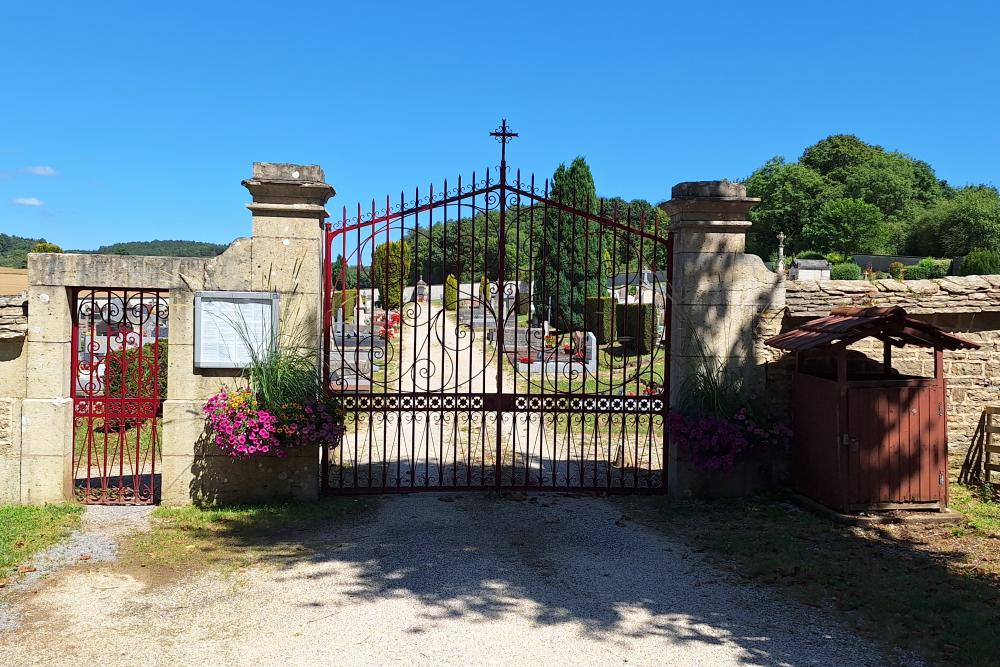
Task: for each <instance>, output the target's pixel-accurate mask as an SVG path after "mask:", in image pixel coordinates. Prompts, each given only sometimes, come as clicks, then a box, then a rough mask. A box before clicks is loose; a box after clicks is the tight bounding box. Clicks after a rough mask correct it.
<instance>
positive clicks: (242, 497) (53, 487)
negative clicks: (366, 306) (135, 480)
mask: <svg viewBox="0 0 1000 667" xmlns="http://www.w3.org/2000/svg"><path fill="white" fill-rule="evenodd" d="M323 179H324V176H323V172H322V170H321V169H319V167H315V166H302V165H284V164H269V163H255V164H254V169H253V176H252V177H251V178H250V179H248V180H246V181H244V182H243V185H244V186H245V187H246V188H247V189H248V190H249V191H250V193H251V195H252V197H253V203H251V204H248V208H249V209H250V211H251V213H252V228H253V235H252V236H251V237H246V238H240V239H237V240H235V241H233V243H232V244H231V245H230V246H229V247H228V248H227V250H226V251H225V252H224V253H222V254H221V255H219V256H218V257H214V258H177V257H135V256H117V255H89V254H87V255H84V254H47V253H32V254H30V255H29V259H28V282H29V288H28V292H27V296H26V299H27V308H28V317H27V318H24V317H23V310H22V312H21V314H20V315H18V314H17V313H16V312H14V311H13V310H11V308H12V307H13V306H12V303H11V301H10V299H9V298H4V299H0V502H4V501H14V502H23V503H45V502H62V501H64V500H67V499H70V498H72V495H73V493H72V478H73V471H72V464H73V461H72V449H73V444H72V443H73V438H74V419H73V401H72V398H71V396H70V386H71V366H72V362H71V359H72V350H71V348H72V316H71V303H72V288H74V287H109V288H119V289H126V288H127V289H140V288H141V289H162V290H169V320H168V329H169V349H170V354H169V365H168V369H167V374H168V375H167V397H166V401H165V403H164V406H163V417H162V425H161V448H162V461H161V462H160V464H159V470H158V472H159V475H160V482H159V485H160V488H161V490H162V491H161V498H162V502H163V503H165V504H186V503H191V502H197V503H203V504H211V503H217V502H249V501H259V500H269V499H274V498H284V497H294V498H298V499H314V498H316V497H317V496H318V492H319V489H318V479H319V455H318V451H317V449H316V448H315V447H313V448H300V449H299V450H297V451H296V452H295V454H294V455H292V456H289V457H287V458H285V459H277V458H267V457H265V458H261V459H259V460H254V461H233V460H232V459H230V458H229V457H228V456H226V455H224V454H222V453H221V452H220V451H219V450H218V449H216V448H215V447H214V445H212V446H209V445H208V443H207V442H206V434H205V432H204V425H205V420H204V416H203V414H202V412H201V407H202V405H203V404H204V402H205V400H206V399H207V398H208V397H209V396H210V395H212V394H213V393H215V392H217V391H218V390H219V388H220V387H221V386H223V385H225V384H233V383H234V382H235V381H236V380H237V378H238V376H239V375H240V371H238V370H236V371H230V370H225V371H220V370H204V369H196V368H195V367H194V296H195V293H196V292H198V291H203V290H227V291H230V290H231V291H252V292H277V293H278V294H279V300H280V324H279V329H280V330H288V331H291V330H294V331H296V332H297V334H298V335H302V336H303V337H304V338H303V339H302V340H304V343H303V344H304V345H306V346H308V348H309V349H313V350H319V349H320V347H321V345H320V319H321V318H320V307H321V299H320V294H321V292H322V287H321V262H320V256H321V255H320V253H321V248H322V234H323V232H322V228H321V224H320V223H321V222H322V220H323V219H325V218H326V217H327V213H326V210H325V208H324V205H325V202H326V201H327V199H329V197H330V196H332V195H333V188H332V187H330V186H329V185H327V184H326V183H325V182H324V181H323ZM22 320H23V321H22ZM20 326H23V327H24V328H25V330H26V331H25V334H24V335H23V336H22V337H21V338H20V339H18V338H16V337H15V336H11V335H10V330H11V329H16V328H17V327H20ZM18 341H20V342H18ZM19 345H20V347H19ZM316 364H317V369H318V366H319V358H318V354H317V357H316ZM17 377H22V378H23V383H22V384H18V382H17V381H16V378H17ZM18 426H19V427H20V428H18Z"/></svg>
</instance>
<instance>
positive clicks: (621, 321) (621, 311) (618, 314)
mask: <svg viewBox="0 0 1000 667" xmlns="http://www.w3.org/2000/svg"><path fill="white" fill-rule="evenodd" d="M625 335H626V334H625V304H624V303H618V302H617V300H616V302H615V336H616V337H619V338H620V337H621V336H625Z"/></svg>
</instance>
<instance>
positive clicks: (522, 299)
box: [517, 288, 531, 315]
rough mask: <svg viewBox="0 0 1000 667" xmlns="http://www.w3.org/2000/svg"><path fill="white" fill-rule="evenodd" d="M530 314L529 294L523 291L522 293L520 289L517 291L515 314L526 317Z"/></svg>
mask: <svg viewBox="0 0 1000 667" xmlns="http://www.w3.org/2000/svg"><path fill="white" fill-rule="evenodd" d="M529 313H531V294H530V293H529V292H528V291H527V290H525V291H524V292H522V291H521V290H520V288H518V290H517V314H518V315H528V314H529Z"/></svg>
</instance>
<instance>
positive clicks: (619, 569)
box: [0, 494, 885, 666]
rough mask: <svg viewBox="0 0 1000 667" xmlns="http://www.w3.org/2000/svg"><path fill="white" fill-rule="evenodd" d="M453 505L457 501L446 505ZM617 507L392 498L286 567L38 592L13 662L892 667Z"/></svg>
mask: <svg viewBox="0 0 1000 667" xmlns="http://www.w3.org/2000/svg"><path fill="white" fill-rule="evenodd" d="M442 499H444V500H445V501H443V500H442ZM620 519H621V510H620V508H619V507H618V506H617V505H615V504H614V503H613V502H609V501H605V500H599V499H592V498H586V499H581V498H571V497H564V496H538V497H533V498H532V499H528V500H511V499H498V498H496V497H492V496H478V495H475V496H473V495H469V496H465V497H454V496H439V495H437V494H425V495H413V496H403V497H395V498H390V499H388V500H386V501H385V502H384V503H382V504H380V505H379V506H378V508H377V509H376V510H375V511H374V513H373V514H371V515H369V516H366V517H364V518H363V519H362V520H360V521H358V522H357V523H356V524H355V525H350V526H342V527H335V528H317V529H316V530H315V531H314V532H312V533H308V532H306V533H300V535H301V536H302V537H301V539H300V540H298V541H297V542H296V543H294V544H290V545H289V547H288V549H287V551H288V556H287V557H286V558H284V559H282V560H280V561H275V562H274V563H273V564H272V565H269V566H263V567H262V566H254V567H252V568H248V569H245V570H241V571H239V572H238V573H236V574H229V575H225V574H220V573H218V572H206V573H202V574H199V575H197V576H191V577H188V578H186V579H183V580H181V581H179V582H176V581H175V582H170V583H167V584H165V585H159V586H156V587H153V588H146V587H144V585H143V584H142V583H140V582H139V581H138V580H136V579H134V578H132V577H131V576H130V575H129V574H127V573H125V572H123V571H121V570H120V569H116V568H115V566H114V565H108V564H87V565H81V566H77V567H73V568H70V569H68V570H66V571H64V572H63V573H62V574H60V575H57V576H56V577H54V578H53V580H51V581H49V582H47V583H46V584H45V585H43V586H41V587H40V588H39V589H38V590H37V592H35V593H32V594H30V595H26V596H25V601H24V602H23V604H22V608H21V609H20V610H19V611H20V612H21V613H22V623H21V627H20V628H19V629H18V630H17V631H15V632H7V633H2V634H0V654H2V655H3V664H4V665H36V664H37V665H43V664H44V665H62V664H87V663H93V664H111V663H133V662H134V663H138V662H139V661H142V663H143V664H147V665H183V664H218V665H254V666H258V665H273V664H283V665H303V664H338V665H388V664H393V665H395V664H411V665H463V666H465V665H540V664H541V665H555V664H560V665H561V664H572V665H608V664H622V663H626V662H627V663H630V664H636V665H730V664H732V665H736V664H739V665H785V664H789V665H805V664H816V665H838V666H848V665H878V664H884V663H885V660H884V658H883V657H882V656H880V655H879V654H878V652H877V651H876V650H875V649H874V648H872V647H871V646H869V645H867V644H866V643H864V642H863V641H862V640H860V639H859V638H857V637H855V636H854V635H853V634H851V633H850V632H849V631H847V630H846V629H844V628H843V627H841V626H838V625H837V624H835V623H833V622H831V621H829V620H828V619H826V618H824V617H823V616H822V615H820V613H819V612H817V611H816V610H813V609H809V608H805V607H802V606H799V605H796V604H794V603H790V602H786V601H783V600H781V599H779V598H778V597H777V596H776V594H774V593H770V592H766V591H764V590H762V589H759V588H755V587H752V586H748V585H746V584H744V583H737V582H733V581H730V580H728V579H727V578H726V576H725V575H724V574H722V573H721V572H719V571H718V570H716V569H714V568H713V567H711V566H709V565H707V564H706V563H704V562H703V561H702V560H701V558H700V557H699V556H698V555H697V554H694V553H692V552H691V551H690V550H689V549H687V548H686V547H684V546H683V545H681V544H680V543H679V542H677V541H674V540H672V539H670V538H669V537H667V536H664V535H663V534H661V533H658V532H655V531H653V530H651V529H647V528H644V527H642V526H639V525H637V524H634V523H632V522H631V521H628V520H624V521H622V520H620Z"/></svg>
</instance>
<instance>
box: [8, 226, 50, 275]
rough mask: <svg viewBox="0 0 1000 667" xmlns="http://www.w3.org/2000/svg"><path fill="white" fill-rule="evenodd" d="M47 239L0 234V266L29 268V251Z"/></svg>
mask: <svg viewBox="0 0 1000 667" xmlns="http://www.w3.org/2000/svg"><path fill="white" fill-rule="evenodd" d="M44 240H45V239H29V238H27V237H24V236H12V235H10V234H0V266H6V267H9V268H12V269H23V268H26V267H27V266H28V251H29V250H31V249H32V248H34V247H35V244H36V243H38V242H40V241H44Z"/></svg>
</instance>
